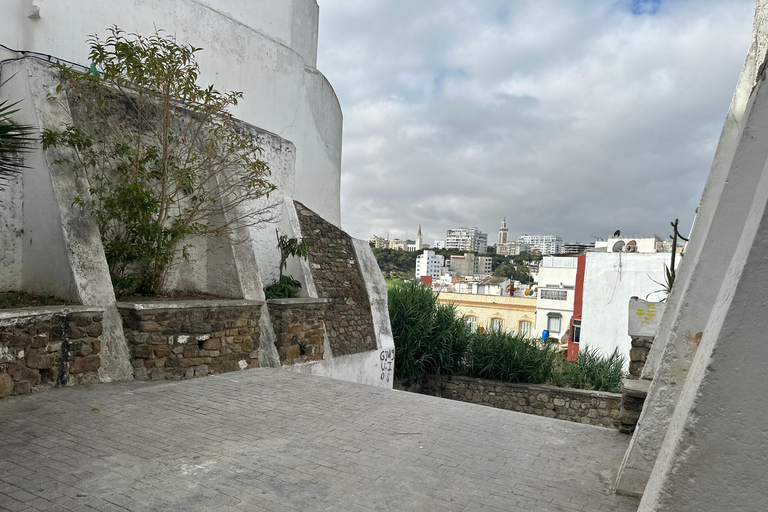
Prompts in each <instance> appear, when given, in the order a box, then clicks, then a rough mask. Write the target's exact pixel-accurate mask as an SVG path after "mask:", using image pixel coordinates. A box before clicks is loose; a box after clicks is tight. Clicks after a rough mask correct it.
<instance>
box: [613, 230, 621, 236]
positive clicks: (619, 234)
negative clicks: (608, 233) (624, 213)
mask: <svg viewBox="0 0 768 512" xmlns="http://www.w3.org/2000/svg"><path fill="white" fill-rule="evenodd" d="M613 236H621V230H620V229H617V230H616V231H615V232H614V233H613Z"/></svg>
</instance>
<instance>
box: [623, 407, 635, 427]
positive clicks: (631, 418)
mask: <svg viewBox="0 0 768 512" xmlns="http://www.w3.org/2000/svg"><path fill="white" fill-rule="evenodd" d="M619 419H620V420H621V423H622V425H635V424H637V420H638V419H640V413H639V412H637V411H628V410H626V409H622V410H621V416H620V417H619Z"/></svg>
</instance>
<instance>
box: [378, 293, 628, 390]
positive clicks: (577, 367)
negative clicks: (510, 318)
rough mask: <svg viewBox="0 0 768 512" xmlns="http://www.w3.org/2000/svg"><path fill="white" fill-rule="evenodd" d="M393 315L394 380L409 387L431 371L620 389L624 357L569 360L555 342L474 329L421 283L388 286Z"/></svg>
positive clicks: (585, 353) (589, 353) (589, 352)
mask: <svg viewBox="0 0 768 512" xmlns="http://www.w3.org/2000/svg"><path fill="white" fill-rule="evenodd" d="M389 318H390V321H391V323H392V335H393V337H394V339H395V349H396V353H395V354H396V355H395V378H396V379H399V380H402V381H404V382H405V383H406V385H407V384H408V383H410V382H412V381H418V380H420V379H422V378H423V377H426V376H427V375H452V374H458V373H461V374H464V375H468V376H470V377H478V378H483V379H489V380H501V381H506V382H525V383H529V384H543V383H551V384H554V385H555V386H560V387H572V388H579V389H593V390H597V391H612V392H615V391H618V390H620V385H621V379H622V378H623V377H624V370H623V364H624V357H623V356H620V355H619V353H618V350H616V351H614V353H613V354H612V355H611V356H609V357H607V358H606V357H604V356H602V355H600V354H599V353H598V352H597V351H596V350H593V349H589V348H584V349H582V350H581V352H580V353H579V360H578V361H577V362H566V361H564V360H563V358H562V356H561V355H558V354H557V353H556V352H555V351H554V349H553V348H551V347H552V345H546V346H541V345H540V344H539V343H538V341H537V340H528V339H523V338H520V337H516V336H514V335H511V334H509V333H504V332H497V331H490V330H488V331H485V332H475V333H472V332H470V330H469V326H467V324H466V323H465V322H464V319H463V318H457V317H456V308H455V307H453V306H448V305H441V304H438V303H437V294H436V293H435V292H433V291H432V290H431V289H429V288H426V287H424V286H422V285H421V283H417V282H409V283H403V284H396V285H393V286H390V288H389Z"/></svg>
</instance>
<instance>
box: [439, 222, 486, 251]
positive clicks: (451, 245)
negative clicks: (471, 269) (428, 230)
mask: <svg viewBox="0 0 768 512" xmlns="http://www.w3.org/2000/svg"><path fill="white" fill-rule="evenodd" d="M445 248H446V249H459V250H460V251H467V252H469V251H472V252H477V253H481V254H482V253H485V252H488V234H487V233H483V232H482V231H480V230H479V229H477V228H457V229H449V230H448V231H446V234H445Z"/></svg>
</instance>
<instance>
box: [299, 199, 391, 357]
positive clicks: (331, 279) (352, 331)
mask: <svg viewBox="0 0 768 512" xmlns="http://www.w3.org/2000/svg"><path fill="white" fill-rule="evenodd" d="M295 205H296V211H297V213H298V216H299V222H300V224H301V232H302V235H303V237H304V239H306V240H307V241H308V242H309V255H308V259H309V265H310V268H311V269H312V276H313V278H314V281H315V287H316V288H317V294H318V296H319V297H320V298H324V299H328V307H327V309H326V317H325V326H326V331H327V333H328V341H329V344H330V347H331V352H332V354H333V356H334V357H336V356H342V355H347V354H357V353H360V352H368V351H371V350H376V334H375V331H374V328H373V318H372V316H371V309H370V302H369V299H368V292H367V291H366V289H365V282H364V281H363V276H362V275H361V273H360V267H359V265H358V261H357V256H356V255H355V249H354V247H353V245H352V239H351V238H350V237H349V235H348V234H346V233H345V232H343V231H342V230H341V229H339V228H337V227H336V226H334V225H333V224H331V223H330V222H328V221H326V220H325V219H323V218H322V217H320V216H319V215H317V214H316V213H315V212H313V211H312V210H310V209H309V208H307V207H306V206H304V205H303V204H301V203H299V202H298V201H296V202H295Z"/></svg>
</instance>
